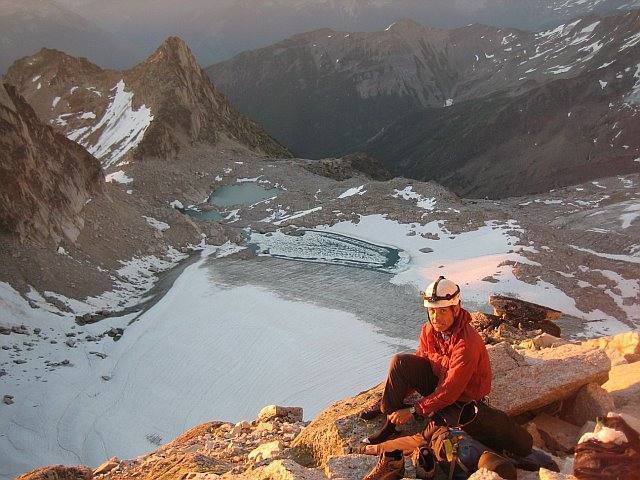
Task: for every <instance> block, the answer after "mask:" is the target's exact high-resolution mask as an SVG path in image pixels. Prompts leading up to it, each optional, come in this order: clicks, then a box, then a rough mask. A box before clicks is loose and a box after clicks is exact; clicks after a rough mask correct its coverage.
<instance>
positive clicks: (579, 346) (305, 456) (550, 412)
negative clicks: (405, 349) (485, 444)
mask: <svg viewBox="0 0 640 480" xmlns="http://www.w3.org/2000/svg"><path fill="white" fill-rule="evenodd" d="M488 351H489V355H490V358H491V364H492V368H493V373H494V385H493V390H492V393H491V396H490V402H491V404H492V405H494V406H496V407H498V408H501V409H504V410H505V411H506V412H508V413H509V414H510V415H512V416H513V417H514V418H516V420H517V421H518V422H520V423H521V424H523V425H525V426H526V428H527V429H528V430H529V432H530V433H531V434H532V436H533V438H534V445H535V446H536V447H537V448H541V449H544V450H546V451H547V452H549V453H550V454H552V455H554V457H555V459H556V461H557V463H558V465H560V467H561V472H563V473H555V472H549V471H547V470H544V469H541V470H540V471H539V472H525V471H520V472H519V478H524V479H525V480H527V479H530V480H532V479H538V478H540V479H571V478H574V477H573V476H572V475H571V473H572V470H573V453H574V449H575V447H576V444H577V443H578V440H579V439H580V437H581V436H582V435H583V434H584V433H585V432H590V431H593V430H594V427H595V420H596V419H597V418H602V417H604V416H606V415H607V414H608V412H610V411H615V412H616V413H619V414H620V415H622V416H623V418H624V419H625V420H626V421H627V423H628V424H629V425H631V426H632V427H633V428H635V429H636V430H640V416H638V412H639V411H640V361H639V359H640V333H639V332H627V333H623V334H620V335H617V336H615V337H603V338H597V339H591V340H587V341H582V342H578V343H568V342H565V341H563V340H562V339H560V338H557V337H553V336H551V335H549V334H547V333H542V334H540V335H537V336H535V337H533V338H531V339H529V340H526V341H524V342H522V343H520V344H517V345H510V344H509V343H508V342H502V343H499V344H496V345H489V346H488ZM381 390H382V385H377V386H375V387H373V388H371V389H369V390H367V391H364V392H361V393H359V394H358V395H356V396H354V397H349V398H346V399H344V400H341V401H338V402H336V403H335V404H333V405H331V406H329V407H328V408H327V409H326V410H324V411H323V412H321V413H320V414H319V415H318V416H317V417H316V418H315V419H313V420H312V421H311V422H304V421H303V412H302V408H298V407H282V406H275V405H270V406H267V407H264V408H263V409H262V410H261V411H260V413H259V414H258V416H257V417H256V419H254V420H253V421H251V422H249V421H242V422H239V423H236V424H232V423H227V422H220V421H215V422H210V423H205V424H202V425H199V426H196V427H194V428H193V429H191V430H189V431H187V432H185V433H184V434H182V435H180V436H179V437H177V438H176V439H175V440H173V441H172V442H170V443H168V444H166V445H163V446H161V447H160V448H158V449H157V450H155V451H153V452H151V453H149V454H146V455H142V456H140V457H137V458H135V459H131V460H119V459H118V458H115V457H114V458H111V459H110V460H108V461H106V462H105V463H104V464H102V465H100V466H99V467H98V468H96V469H95V470H91V469H90V468H88V467H85V466H73V467H67V466H62V465H56V466H49V467H44V468H40V469H37V470H34V471H32V472H29V473H27V474H25V475H22V476H21V477H18V479H19V480H50V479H55V480H76V479H78V480H79V479H83V480H85V479H86V480H89V479H104V480H123V479H133V478H135V479H139V480H152V479H154V480H157V479H166V480H169V479H176V480H178V479H179V480H210V479H218V478H220V479H229V480H242V479H258V480H267V479H273V480H280V479H283V480H284V479H287V480H316V479H318V480H320V479H326V478H330V479H342V480H356V479H361V478H362V477H363V475H364V474H365V473H366V472H367V471H368V470H369V469H370V468H371V467H372V466H373V465H374V464H375V462H376V460H377V459H376V457H374V456H368V455H361V454H359V453H357V452H358V451H359V448H358V447H359V446H360V440H361V439H362V438H363V437H365V436H367V435H369V434H371V433H373V432H374V431H375V430H377V429H378V428H379V427H380V426H381V422H382V419H380V418H379V419H377V420H369V421H367V420H363V419H361V418H360V413H361V412H362V411H364V410H365V409H366V408H367V407H368V406H369V405H370V404H371V403H373V402H374V401H375V400H376V399H377V398H379V396H380V393H381ZM404 428H406V431H407V434H409V433H413V432H414V431H415V430H416V429H417V428H420V425H418V424H416V423H415V422H414V423H410V424H408V425H407V426H405V427H404ZM412 472H413V470H412V467H411V465H410V462H409V460H408V459H407V473H406V476H407V477H412ZM473 478H475V479H480V478H486V479H491V478H499V477H496V476H495V475H494V474H492V473H491V472H486V471H480V472H477V473H476V474H475V475H474V477H473Z"/></svg>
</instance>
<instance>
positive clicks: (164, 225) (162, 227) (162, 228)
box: [142, 215, 170, 232]
mask: <svg viewBox="0 0 640 480" xmlns="http://www.w3.org/2000/svg"><path fill="white" fill-rule="evenodd" d="M142 218H144V219H145V220H146V221H147V223H148V224H149V225H151V226H152V227H153V228H155V229H156V230H158V231H159V232H164V231H165V230H169V228H170V226H169V224H168V223H165V222H161V221H160V220H157V219H155V218H153V217H147V216H144V215H143V216H142Z"/></svg>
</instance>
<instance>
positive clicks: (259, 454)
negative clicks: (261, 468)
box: [247, 440, 282, 463]
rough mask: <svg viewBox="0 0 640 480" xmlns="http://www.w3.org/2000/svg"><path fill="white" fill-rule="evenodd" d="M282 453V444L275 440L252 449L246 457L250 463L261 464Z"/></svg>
mask: <svg viewBox="0 0 640 480" xmlns="http://www.w3.org/2000/svg"><path fill="white" fill-rule="evenodd" d="M281 451H282V443H281V442H280V441H279V440H275V441H273V442H269V443H263V444H262V445H260V446H258V447H256V448H254V449H253V450H251V452H249V455H248V456H247V457H248V458H249V460H250V461H252V462H256V463H257V462H261V461H262V460H267V459H269V458H272V457H274V456H275V455H277V454H278V453H280V452H281Z"/></svg>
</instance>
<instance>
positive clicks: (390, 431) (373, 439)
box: [362, 419, 400, 445]
mask: <svg viewBox="0 0 640 480" xmlns="http://www.w3.org/2000/svg"><path fill="white" fill-rule="evenodd" d="M399 433H400V432H398V431H397V430H396V426H395V425H394V424H393V423H392V422H391V421H390V420H389V419H387V421H386V422H385V424H384V426H383V427H382V428H381V429H380V430H378V431H377V432H376V433H374V434H373V435H370V436H368V437H367V438H364V439H363V440H362V443H364V444H365V445H377V444H379V443H382V442H386V441H387V440H391V439H392V438H394V437H396V436H397V435H398V434H399Z"/></svg>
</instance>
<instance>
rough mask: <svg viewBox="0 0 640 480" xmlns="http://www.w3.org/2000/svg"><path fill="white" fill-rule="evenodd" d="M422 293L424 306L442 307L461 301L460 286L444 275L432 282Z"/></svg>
mask: <svg viewBox="0 0 640 480" xmlns="http://www.w3.org/2000/svg"><path fill="white" fill-rule="evenodd" d="M420 293H421V294H422V299H423V300H424V306H425V307H427V308H440V307H449V306H451V305H457V304H458V303H460V298H461V297H460V287H459V286H458V285H456V284H455V283H454V282H452V281H451V280H447V279H446V278H444V277H443V276H440V277H438V279H437V280H436V281H435V282H433V283H430V284H429V286H428V287H427V289H426V290H425V291H424V292H420Z"/></svg>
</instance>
